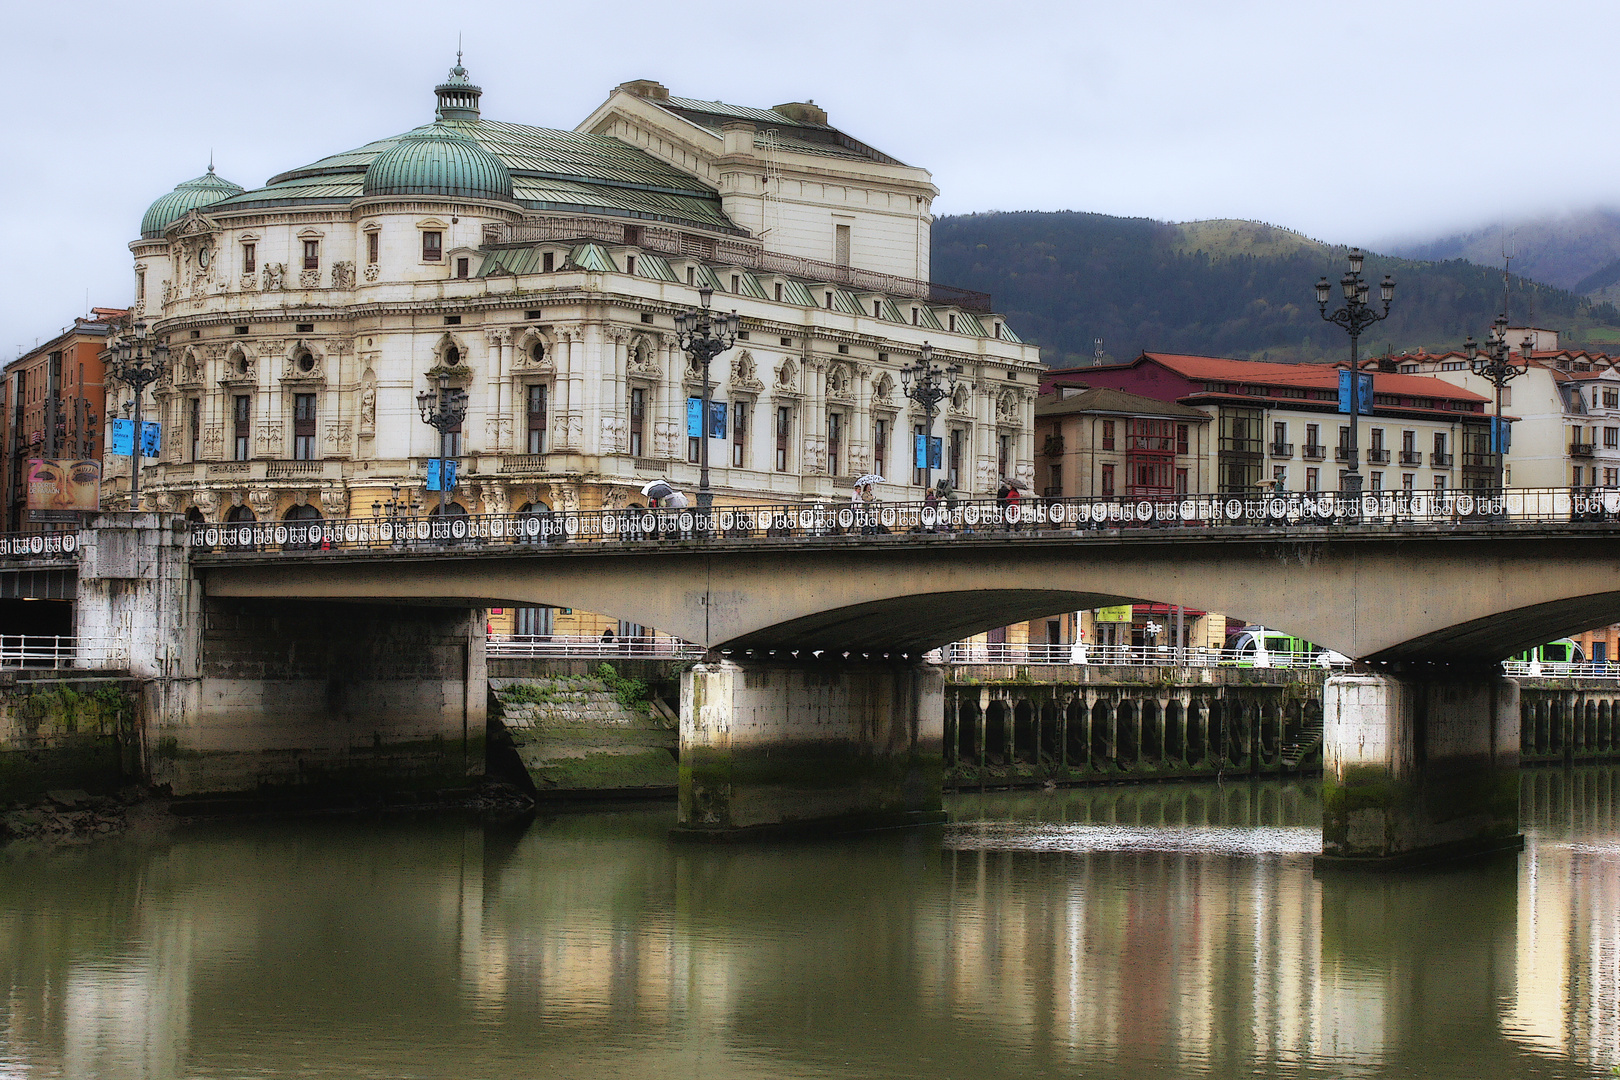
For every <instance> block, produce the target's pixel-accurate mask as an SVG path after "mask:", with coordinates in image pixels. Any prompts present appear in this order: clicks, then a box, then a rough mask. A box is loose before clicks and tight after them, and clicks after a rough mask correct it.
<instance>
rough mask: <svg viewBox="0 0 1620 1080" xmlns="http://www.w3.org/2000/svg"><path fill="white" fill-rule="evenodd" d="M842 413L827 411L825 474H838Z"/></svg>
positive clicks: (840, 453) (842, 447)
mask: <svg viewBox="0 0 1620 1080" xmlns="http://www.w3.org/2000/svg"><path fill="white" fill-rule="evenodd" d="M843 449H844V414H843V413H838V412H828V413H827V475H828V476H838V475H840V472H839V468H838V463H839V462H840V461H842V460H843V456H842V454H843Z"/></svg>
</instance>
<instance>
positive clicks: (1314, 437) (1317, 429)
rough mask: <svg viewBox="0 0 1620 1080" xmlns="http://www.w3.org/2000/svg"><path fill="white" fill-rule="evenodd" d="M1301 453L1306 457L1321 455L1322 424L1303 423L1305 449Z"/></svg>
mask: <svg viewBox="0 0 1620 1080" xmlns="http://www.w3.org/2000/svg"><path fill="white" fill-rule="evenodd" d="M1302 453H1304V454H1305V455H1306V456H1307V457H1321V456H1322V425H1320V424H1306V425H1305V449H1304V450H1303V451H1302Z"/></svg>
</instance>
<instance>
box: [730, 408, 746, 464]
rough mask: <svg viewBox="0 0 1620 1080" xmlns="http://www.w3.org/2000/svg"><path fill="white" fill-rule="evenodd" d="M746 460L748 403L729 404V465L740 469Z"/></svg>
mask: <svg viewBox="0 0 1620 1080" xmlns="http://www.w3.org/2000/svg"><path fill="white" fill-rule="evenodd" d="M747 458H748V402H746V401H733V402H732V403H731V464H732V465H733V466H734V467H736V468H739V469H740V468H742V467H743V465H744V464H746V463H747Z"/></svg>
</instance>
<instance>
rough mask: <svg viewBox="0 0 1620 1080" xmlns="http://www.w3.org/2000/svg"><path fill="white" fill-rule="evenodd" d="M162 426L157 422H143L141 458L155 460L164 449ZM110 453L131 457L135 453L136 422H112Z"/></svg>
mask: <svg viewBox="0 0 1620 1080" xmlns="http://www.w3.org/2000/svg"><path fill="white" fill-rule="evenodd" d="M162 434H163V432H162V425H160V424H159V423H158V422H157V421H156V420H143V421H141V457H143V458H155V457H157V456H158V453H159V452H160V451H161V450H162V447H163V438H162ZM109 452H110V453H114V454H121V455H123V456H124V457H129V456H130V455H131V454H133V453H134V452H135V421H133V420H118V419H115V420H113V422H112V443H111V445H110V447H109Z"/></svg>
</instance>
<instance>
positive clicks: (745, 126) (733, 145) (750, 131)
mask: <svg viewBox="0 0 1620 1080" xmlns="http://www.w3.org/2000/svg"><path fill="white" fill-rule="evenodd" d="M720 134H721V136H722V137H723V138H724V139H725V148H724V149H723V150H722V151H721V153H723V154H725V155H726V156H727V157H731V156H732V155H735V154H748V155H751V154H753V152H754V125H753V124H750V123H748V122H747V121H745V120H729V121H727V122H726V123H725V125H724V126H722V127H721V128H720Z"/></svg>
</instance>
